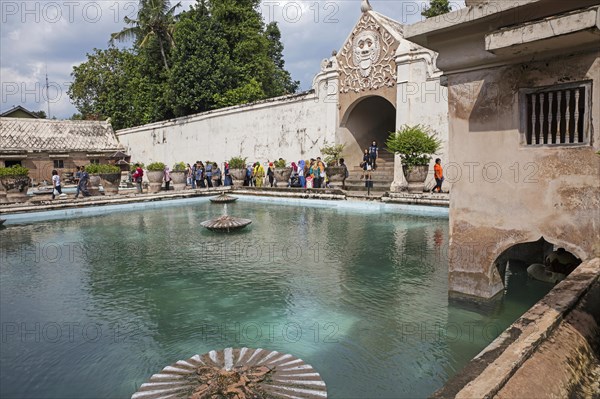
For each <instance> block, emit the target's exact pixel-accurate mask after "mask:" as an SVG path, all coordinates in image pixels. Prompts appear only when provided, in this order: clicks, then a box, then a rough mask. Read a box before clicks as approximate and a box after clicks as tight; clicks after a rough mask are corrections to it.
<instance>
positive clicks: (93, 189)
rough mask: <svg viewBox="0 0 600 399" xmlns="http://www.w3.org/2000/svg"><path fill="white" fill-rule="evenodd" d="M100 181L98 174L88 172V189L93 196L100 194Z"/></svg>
mask: <svg viewBox="0 0 600 399" xmlns="http://www.w3.org/2000/svg"><path fill="white" fill-rule="evenodd" d="M101 183H102V179H101V178H100V175H99V174H90V182H89V185H88V191H89V193H90V194H91V195H93V196H98V195H101V193H100V184H101Z"/></svg>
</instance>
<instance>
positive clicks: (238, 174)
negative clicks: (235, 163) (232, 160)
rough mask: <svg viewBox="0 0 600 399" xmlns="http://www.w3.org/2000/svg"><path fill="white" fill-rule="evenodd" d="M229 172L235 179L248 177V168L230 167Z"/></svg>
mask: <svg viewBox="0 0 600 399" xmlns="http://www.w3.org/2000/svg"><path fill="white" fill-rule="evenodd" d="M229 174H230V175H231V177H233V179H234V180H237V181H244V179H245V178H246V169H229Z"/></svg>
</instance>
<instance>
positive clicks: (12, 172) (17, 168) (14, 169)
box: [0, 165, 29, 177]
mask: <svg viewBox="0 0 600 399" xmlns="http://www.w3.org/2000/svg"><path fill="white" fill-rule="evenodd" d="M17 176H29V169H27V168H24V167H22V166H21V165H14V166H11V167H8V168H0V177H17Z"/></svg>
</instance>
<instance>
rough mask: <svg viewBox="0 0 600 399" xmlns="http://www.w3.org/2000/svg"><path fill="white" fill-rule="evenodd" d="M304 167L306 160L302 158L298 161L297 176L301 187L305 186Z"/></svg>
mask: <svg viewBox="0 0 600 399" xmlns="http://www.w3.org/2000/svg"><path fill="white" fill-rule="evenodd" d="M305 167H306V162H304V159H301V160H299V161H298V178H299V179H300V185H301V186H302V187H306V179H305V178H304V168H305Z"/></svg>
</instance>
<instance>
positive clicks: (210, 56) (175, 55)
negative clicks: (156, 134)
mask: <svg viewBox="0 0 600 399" xmlns="http://www.w3.org/2000/svg"><path fill="white" fill-rule="evenodd" d="M174 36H175V40H176V42H177V46H176V47H175V48H174V49H173V52H172V55H171V59H172V64H173V65H172V68H171V71H170V74H169V79H168V81H169V84H168V89H167V96H168V98H169V103H170V104H171V108H172V110H173V113H174V114H175V116H184V115H190V114H193V113H198V112H203V111H208V110H211V109H214V108H216V107H217V103H216V101H215V96H216V95H218V94H223V93H224V92H225V91H227V90H229V89H231V88H232V87H233V79H234V76H233V72H234V67H233V63H232V62H231V60H230V58H229V53H228V52H226V51H223V49H226V48H228V46H229V45H228V43H227V40H226V39H225V37H224V34H223V32H222V31H221V30H220V29H219V26H218V25H217V24H216V23H215V21H214V19H212V18H211V17H210V15H209V11H208V8H207V6H206V4H202V3H198V4H197V5H196V6H195V7H192V8H191V9H190V10H189V11H186V12H183V13H181V14H180V16H179V21H178V22H177V26H176V29H175V32H174Z"/></svg>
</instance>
